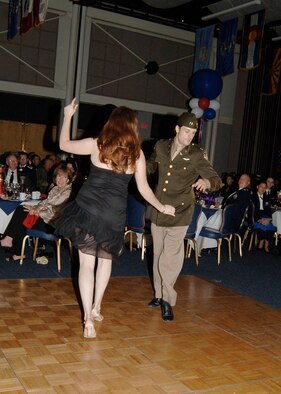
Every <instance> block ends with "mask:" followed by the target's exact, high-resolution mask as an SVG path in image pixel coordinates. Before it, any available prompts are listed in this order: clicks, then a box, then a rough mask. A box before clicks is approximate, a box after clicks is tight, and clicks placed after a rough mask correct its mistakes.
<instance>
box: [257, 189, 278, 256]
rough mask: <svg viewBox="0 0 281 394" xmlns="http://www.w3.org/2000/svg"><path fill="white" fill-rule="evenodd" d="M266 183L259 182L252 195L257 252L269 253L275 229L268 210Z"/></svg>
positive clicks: (269, 209) (268, 201)
mask: <svg viewBox="0 0 281 394" xmlns="http://www.w3.org/2000/svg"><path fill="white" fill-rule="evenodd" d="M265 191H266V183H265V182H259V183H258V185H257V191H256V193H254V195H253V203H254V205H255V224H254V228H255V230H256V231H257V237H258V240H259V243H258V250H263V249H264V250H265V252H266V253H269V252H270V247H271V246H272V244H273V239H274V232H275V230H276V229H275V227H274V226H273V224H272V215H271V208H270V200H269V198H268V197H267V195H266V193H265Z"/></svg>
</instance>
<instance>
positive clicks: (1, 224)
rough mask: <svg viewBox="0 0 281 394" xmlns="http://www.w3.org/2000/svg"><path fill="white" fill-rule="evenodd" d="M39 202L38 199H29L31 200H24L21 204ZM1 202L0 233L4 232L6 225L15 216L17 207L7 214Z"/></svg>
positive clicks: (35, 203) (3, 202)
mask: <svg viewBox="0 0 281 394" xmlns="http://www.w3.org/2000/svg"><path fill="white" fill-rule="evenodd" d="M38 203H39V201H38V200H29V201H23V202H22V203H21V204H19V205H37V204H38ZM1 204H5V201H2V202H1ZM1 204H0V234H4V232H5V230H6V227H7V226H8V224H9V222H10V220H11V219H12V217H13V214H14V212H15V210H16V207H15V210H14V211H13V212H11V213H9V214H8V215H7V214H6V213H5V211H3V209H1Z"/></svg>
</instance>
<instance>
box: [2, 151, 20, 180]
mask: <svg viewBox="0 0 281 394" xmlns="http://www.w3.org/2000/svg"><path fill="white" fill-rule="evenodd" d="M5 181H6V182H7V183H19V181H20V178H19V173H18V158H17V156H16V154H15V153H9V154H8V156H7V157H6V172H5Z"/></svg>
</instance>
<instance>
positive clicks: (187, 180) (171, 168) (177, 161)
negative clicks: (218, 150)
mask: <svg viewBox="0 0 281 394" xmlns="http://www.w3.org/2000/svg"><path fill="white" fill-rule="evenodd" d="M172 141H173V140H172V139H170V140H160V141H158V142H157V143H156V145H155V148H154V152H153V153H152V155H151V157H150V159H149V160H148V162H147V170H148V173H149V174H150V173H153V172H155V171H156V170H157V169H158V185H157V189H156V192H155V194H156V197H157V198H158V199H159V201H161V203H162V204H170V205H173V206H174V207H175V208H176V215H175V217H172V216H168V215H164V214H162V213H160V212H158V211H157V210H156V209H153V210H152V216H151V220H152V222H153V223H154V224H156V225H157V226H161V227H174V226H186V225H189V224H190V223H191V219H192V214H193V210H194V202H195V196H194V190H193V188H192V187H191V185H192V184H193V183H194V182H195V181H196V180H197V178H198V177H199V176H201V177H202V178H207V179H208V180H209V181H210V183H211V190H212V191H213V190H214V191H215V190H218V189H219V188H220V186H221V180H220V177H219V176H218V174H217V173H216V171H215V170H214V168H213V167H212V166H211V164H210V162H209V161H208V160H207V159H206V158H205V154H204V153H205V152H204V150H203V149H202V148H200V147H199V146H197V145H195V144H191V145H189V146H186V147H185V148H183V149H182V151H181V152H180V153H179V154H178V155H177V156H176V157H175V158H174V160H173V161H172V160H171V145H172Z"/></svg>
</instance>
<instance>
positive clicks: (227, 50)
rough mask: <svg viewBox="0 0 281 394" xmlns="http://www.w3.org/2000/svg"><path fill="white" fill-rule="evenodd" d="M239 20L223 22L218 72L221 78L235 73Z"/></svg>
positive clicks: (219, 40) (218, 49)
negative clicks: (235, 51) (235, 50)
mask: <svg viewBox="0 0 281 394" xmlns="http://www.w3.org/2000/svg"><path fill="white" fill-rule="evenodd" d="M237 28H238V18H234V19H231V20H228V21H225V22H221V24H220V31H219V38H218V43H217V66H216V71H217V72H218V73H219V75H220V76H222V77H223V76H224V75H228V74H232V73H233V72H234V49H235V44H236V37H237Z"/></svg>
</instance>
